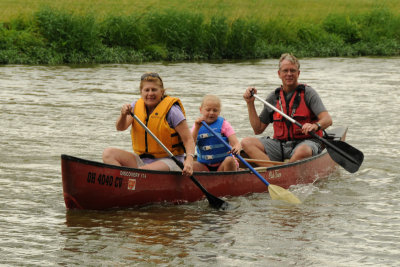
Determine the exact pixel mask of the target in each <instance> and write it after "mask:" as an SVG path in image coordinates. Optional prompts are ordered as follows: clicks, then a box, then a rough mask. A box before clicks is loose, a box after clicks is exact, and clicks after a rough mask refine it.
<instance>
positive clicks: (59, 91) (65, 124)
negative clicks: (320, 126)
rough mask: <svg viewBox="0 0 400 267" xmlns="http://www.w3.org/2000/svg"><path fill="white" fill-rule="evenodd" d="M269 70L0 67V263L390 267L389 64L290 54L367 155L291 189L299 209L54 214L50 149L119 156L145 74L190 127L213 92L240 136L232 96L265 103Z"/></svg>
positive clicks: (394, 173) (393, 207) (55, 176)
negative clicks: (118, 125) (176, 101)
mask: <svg viewBox="0 0 400 267" xmlns="http://www.w3.org/2000/svg"><path fill="white" fill-rule="evenodd" d="M276 67H277V60H262V61H251V62H235V63H230V62H224V63H171V64H160V63H151V64H150V63H149V64H141V65H97V66H93V67H75V68H71V67H68V66H51V67H47V66H13V65H9V66H0V110H1V113H0V136H1V140H0V176H1V179H0V211H1V215H2V216H0V226H1V229H3V231H2V232H1V234H0V248H1V254H2V256H0V259H1V260H0V264H2V265H10V266H20V265H27V264H31V265H39V266H54V265H57V264H58V265H90V266H94V265H100V264H102V265H112V266H115V265H117V266H119V265H139V266H147V265H150V266H151V265H157V264H160V265H165V266H173V265H189V266H204V265H213V266H243V265H245V266H249V265H251V266H292V265H299V266H321V265H327V266H364V265H373V266H377V265H383V266H396V265H399V264H400V262H399V260H398V249H397V247H398V245H397V244H398V243H399V242H400V230H399V229H400V227H399V226H400V219H399V218H400V200H399V199H400V196H399V192H400V190H399V189H400V179H399V173H400V167H399V165H398V164H397V161H398V155H399V153H400V146H399V141H398V140H400V134H399V131H398V125H399V123H400V118H399V116H398V114H400V105H399V104H400V101H399V94H398V93H399V88H398V81H399V80H400V74H399V72H398V69H399V68H400V61H399V59H398V58H325V59H303V60H301V75H300V80H301V81H302V82H306V83H307V84H309V85H311V86H313V87H314V88H315V89H316V90H317V91H318V92H319V94H320V95H321V96H322V98H323V100H324V103H325V105H326V106H327V108H328V109H329V111H330V113H331V115H332V117H333V120H334V125H347V126H349V131H348V135H347V140H348V142H349V143H350V144H351V145H353V146H354V147H356V148H358V149H360V150H362V151H363V152H364V155H365V160H364V163H363V165H362V167H361V168H360V170H359V171H358V172H357V173H355V174H350V173H348V172H346V171H344V170H339V171H338V172H337V173H334V174H332V175H331V176H330V177H328V178H327V179H324V180H321V181H318V182H316V183H315V184H313V185H298V186H295V187H293V188H291V190H292V191H293V192H294V193H295V195H297V196H299V198H300V199H302V201H303V203H302V204H301V205H299V206H291V205H287V204H283V203H280V202H276V201H272V200H271V199H270V198H269V195H268V194H253V195H250V196H245V197H237V198H230V199H228V201H229V203H231V204H233V205H235V206H238V208H237V209H234V210H228V211H223V212H221V211H215V210H213V209H212V208H209V206H208V203H207V201H200V202H196V203H191V204H186V205H180V206H174V205H152V206H147V207H142V208H135V209H124V210H110V211H66V210H65V205H64V202H63V197H62V185H61V171H60V154H71V155H74V156H78V157H83V158H87V159H90V160H98V161H100V160H101V152H102V150H103V148H104V147H108V146H115V147H119V148H123V149H126V150H130V149H131V144H130V136H129V133H128V132H117V131H115V126H114V123H115V120H116V118H117V116H118V114H119V110H120V107H121V105H122V104H123V103H129V102H132V100H134V99H136V98H137V97H138V95H139V94H138V77H140V75H141V74H142V73H143V72H146V71H156V72H159V73H160V74H161V75H162V77H163V80H164V82H165V85H166V87H167V88H168V90H167V92H168V93H169V94H171V95H174V96H179V97H180V98H181V100H182V102H183V104H184V106H185V109H186V112H187V114H188V123H189V125H190V126H191V125H192V123H193V122H194V120H195V119H196V118H197V116H198V115H199V110H198V108H199V103H200V101H201V99H202V97H203V95H204V94H208V93H213V94H217V95H219V96H220V97H221V99H222V105H223V107H222V115H223V116H224V117H225V118H226V119H227V120H228V121H229V122H231V124H232V125H233V127H234V129H235V130H236V132H237V136H238V137H239V138H242V137H244V136H248V135H252V131H251V129H250V124H249V122H248V119H247V108H246V104H245V102H244V101H243V99H242V94H243V91H244V89H245V88H246V87H247V86H255V87H257V88H258V90H259V95H260V96H265V95H267V94H268V92H269V91H270V90H272V89H273V88H275V87H276V86H278V85H279V82H280V81H279V79H278V77H277V74H276ZM257 108H258V110H260V109H261V108H262V104H261V103H257ZM267 133H269V134H271V130H270V129H269V130H268V131H267ZM255 179H257V178H256V177H255ZM4 255H7V257H5V256H4Z"/></svg>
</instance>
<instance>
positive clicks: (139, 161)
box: [133, 153, 183, 172]
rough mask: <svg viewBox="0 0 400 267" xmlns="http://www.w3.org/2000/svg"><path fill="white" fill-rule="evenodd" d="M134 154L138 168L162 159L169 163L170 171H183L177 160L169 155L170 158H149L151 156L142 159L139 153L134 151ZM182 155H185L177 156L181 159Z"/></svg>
mask: <svg viewBox="0 0 400 267" xmlns="http://www.w3.org/2000/svg"><path fill="white" fill-rule="evenodd" d="M133 155H134V156H135V159H136V162H137V165H138V168H140V167H142V166H144V165H146V164H150V163H152V162H154V161H159V160H160V161H162V162H164V163H165V164H167V166H168V167H169V170H170V171H178V172H181V171H182V169H181V168H180V167H179V166H178V165H176V163H175V161H174V160H173V159H171V158H169V157H168V158H159V159H149V158H144V159H141V158H140V157H139V155H137V154H136V153H133ZM180 157H182V158H183V156H176V158H177V159H179V160H181V159H180Z"/></svg>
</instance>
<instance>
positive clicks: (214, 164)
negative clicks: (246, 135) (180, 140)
mask: <svg viewBox="0 0 400 267" xmlns="http://www.w3.org/2000/svg"><path fill="white" fill-rule="evenodd" d="M200 113H201V116H200V117H199V118H198V119H196V121H195V123H194V125H193V127H192V136H193V139H194V141H195V143H196V151H197V162H195V163H194V164H193V168H194V169H195V170H196V171H237V170H238V167H239V164H238V162H237V161H236V159H235V158H234V156H233V155H232V154H237V153H239V152H240V150H241V146H240V142H239V140H238V139H237V137H236V134H235V131H234V130H233V128H232V126H231V124H230V123H229V122H227V121H226V120H225V119H224V118H223V117H221V116H219V114H220V113H221V101H220V99H219V98H218V97H217V96H215V95H206V96H204V98H203V101H202V103H201V106H200ZM202 121H205V122H206V123H207V124H208V125H209V126H210V127H211V128H212V129H213V130H214V131H215V132H216V133H218V134H221V136H222V138H223V139H224V140H225V141H226V142H227V143H229V144H230V146H231V147H232V150H229V149H228V148H227V147H226V146H225V145H224V144H222V143H221V141H219V140H218V138H217V137H215V136H214V135H213V134H212V133H211V132H210V131H208V130H207V128H206V127H204V126H203V125H202V124H201V122H202Z"/></svg>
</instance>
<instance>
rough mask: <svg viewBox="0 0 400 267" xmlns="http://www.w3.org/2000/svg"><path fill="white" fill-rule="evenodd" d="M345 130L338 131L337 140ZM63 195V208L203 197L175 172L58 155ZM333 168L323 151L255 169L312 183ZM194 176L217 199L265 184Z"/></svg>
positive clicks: (240, 177)
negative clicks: (128, 166) (294, 160)
mask: <svg viewBox="0 0 400 267" xmlns="http://www.w3.org/2000/svg"><path fill="white" fill-rule="evenodd" d="M345 132H346V129H344V130H342V131H341V135H340V139H341V140H343V139H344V136H345ZM61 169H62V182H63V194H64V200H65V205H66V208H67V209H94V210H101V209H109V208H117V207H132V206H141V205H147V204H151V203H175V204H181V203H187V202H194V201H198V200H201V199H203V198H204V194H203V193H202V192H201V190H200V189H199V188H198V187H197V186H196V185H195V184H194V183H193V182H192V181H191V180H190V179H189V177H185V176H182V175H181V174H180V172H162V171H152V170H141V169H136V168H127V167H118V166H113V165H108V164H103V163H100V162H95V161H90V160H85V159H81V158H77V157H73V156H68V155H61ZM335 169H336V163H335V162H334V161H333V160H332V159H331V158H330V156H329V154H328V153H327V152H326V150H325V151H324V152H323V153H321V154H319V155H317V156H314V157H311V158H309V159H306V160H302V161H299V162H296V163H291V164H285V165H280V166H274V167H269V168H257V170H258V172H259V173H260V174H261V175H262V176H263V177H264V178H265V179H266V180H267V181H268V182H269V183H271V184H275V185H278V186H281V187H283V188H286V189H287V188H289V187H290V186H291V185H297V184H308V183H314V182H315V181H316V180H318V179H321V178H324V177H326V176H328V175H329V174H331V173H332V172H333V171H334V170H335ZM194 177H196V179H197V180H198V181H199V182H200V183H201V184H202V185H203V186H204V187H205V188H206V189H207V191H208V192H210V193H211V194H213V195H215V196H218V197H228V196H242V195H247V194H251V193H262V192H267V191H268V187H267V186H266V185H265V184H264V183H262V182H261V181H260V180H259V179H258V177H256V176H255V175H254V174H252V173H251V172H250V171H248V170H243V171H238V172H195V173H194Z"/></svg>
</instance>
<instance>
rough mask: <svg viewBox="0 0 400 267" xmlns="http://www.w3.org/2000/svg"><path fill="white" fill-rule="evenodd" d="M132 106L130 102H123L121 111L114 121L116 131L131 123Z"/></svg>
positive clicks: (125, 127) (123, 129)
mask: <svg viewBox="0 0 400 267" xmlns="http://www.w3.org/2000/svg"><path fill="white" fill-rule="evenodd" d="M131 112H133V110H132V106H131V105H130V104H124V105H123V106H122V108H121V113H120V115H119V117H118V119H117V122H116V123H115V128H117V131H125V130H126V129H128V127H129V126H130V125H131V124H132V121H133V117H132V116H131Z"/></svg>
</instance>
